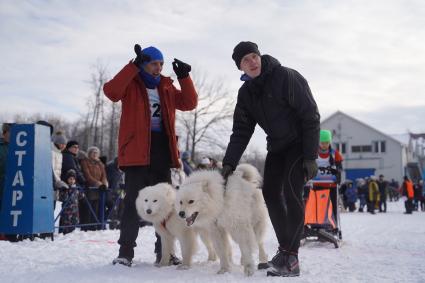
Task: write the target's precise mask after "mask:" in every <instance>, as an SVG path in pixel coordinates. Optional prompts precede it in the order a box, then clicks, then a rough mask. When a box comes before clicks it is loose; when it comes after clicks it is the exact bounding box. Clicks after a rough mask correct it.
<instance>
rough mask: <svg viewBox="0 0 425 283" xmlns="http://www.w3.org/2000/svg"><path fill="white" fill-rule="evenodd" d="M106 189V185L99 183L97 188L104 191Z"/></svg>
mask: <svg viewBox="0 0 425 283" xmlns="http://www.w3.org/2000/svg"><path fill="white" fill-rule="evenodd" d="M107 189H108V187H106V185H103V184H102V185H100V186H99V190H103V191H106V190H107Z"/></svg>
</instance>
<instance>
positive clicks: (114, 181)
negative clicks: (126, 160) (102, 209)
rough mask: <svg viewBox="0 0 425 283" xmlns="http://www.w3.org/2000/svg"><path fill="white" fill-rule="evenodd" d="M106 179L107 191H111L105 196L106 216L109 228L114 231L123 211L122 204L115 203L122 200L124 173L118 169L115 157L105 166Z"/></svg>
mask: <svg viewBox="0 0 425 283" xmlns="http://www.w3.org/2000/svg"><path fill="white" fill-rule="evenodd" d="M106 178H107V179H108V184H109V189H110V190H111V191H109V192H108V194H107V201H106V206H107V208H108V212H107V214H106V215H109V217H110V220H111V222H110V223H109V228H110V229H115V228H118V227H119V223H120V219H121V215H122V210H123V209H124V207H123V202H122V201H120V202H119V203H118V202H117V200H118V199H119V198H121V200H122V199H124V194H123V188H124V172H123V171H121V170H120V169H119V166H118V157H115V158H114V159H112V160H111V161H109V162H108V163H107V164H106ZM115 205H116V206H115Z"/></svg>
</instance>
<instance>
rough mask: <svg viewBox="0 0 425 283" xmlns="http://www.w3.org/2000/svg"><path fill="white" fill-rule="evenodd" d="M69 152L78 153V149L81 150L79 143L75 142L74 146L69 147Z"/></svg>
mask: <svg viewBox="0 0 425 283" xmlns="http://www.w3.org/2000/svg"><path fill="white" fill-rule="evenodd" d="M68 150H69V152H71V153H72V154H75V155H77V154H78V151H79V146H78V144H74V145H73V146H71V147H70V148H69V149H68Z"/></svg>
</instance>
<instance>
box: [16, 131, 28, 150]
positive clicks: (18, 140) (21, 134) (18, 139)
mask: <svg viewBox="0 0 425 283" xmlns="http://www.w3.org/2000/svg"><path fill="white" fill-rule="evenodd" d="M21 136H25V137H26V136H27V132H24V131H22V132H19V133H18V134H17V135H16V144H17V145H18V146H25V145H26V144H27V141H26V140H21Z"/></svg>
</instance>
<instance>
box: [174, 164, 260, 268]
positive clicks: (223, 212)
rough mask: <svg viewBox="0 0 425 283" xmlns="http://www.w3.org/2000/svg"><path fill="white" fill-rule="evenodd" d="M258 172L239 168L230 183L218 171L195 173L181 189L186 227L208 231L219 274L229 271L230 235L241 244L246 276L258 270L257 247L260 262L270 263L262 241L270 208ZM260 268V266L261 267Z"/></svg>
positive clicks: (180, 205)
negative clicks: (218, 259) (259, 187)
mask: <svg viewBox="0 0 425 283" xmlns="http://www.w3.org/2000/svg"><path fill="white" fill-rule="evenodd" d="M260 184H261V176H260V174H259V173H258V170H257V169H256V168H255V167H253V166H251V165H249V164H241V165H239V166H238V167H237V168H236V170H235V172H234V173H233V175H231V176H229V178H228V180H227V184H226V185H224V179H223V177H222V176H221V174H220V173H219V172H217V171H197V172H194V173H192V174H191V175H190V176H189V177H188V178H187V179H186V180H185V182H184V183H183V184H182V186H180V189H179V190H178V192H177V198H176V210H177V211H178V213H179V216H180V217H182V218H185V220H186V225H187V226H190V227H195V228H197V229H201V230H204V231H206V232H207V233H208V234H209V235H210V237H211V239H212V241H213V244H214V248H215V250H216V252H217V255H218V257H219V258H220V270H219V271H218V273H224V272H229V271H230V264H231V250H230V242H229V239H228V234H230V235H231V237H232V238H233V239H234V240H235V242H237V243H238V244H239V247H240V250H241V264H242V265H243V266H244V273H245V275H247V276H251V275H252V274H253V273H254V271H255V265H254V259H253V253H254V251H255V249H257V248H258V252H259V263H260V264H262V265H264V264H266V263H267V254H266V252H265V250H264V245H263V240H264V233H265V229H266V219H267V208H266V206H265V202H264V198H263V195H262V192H261V190H259V189H258V188H257V187H258V186H259V185H260ZM259 266H260V265H259Z"/></svg>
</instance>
